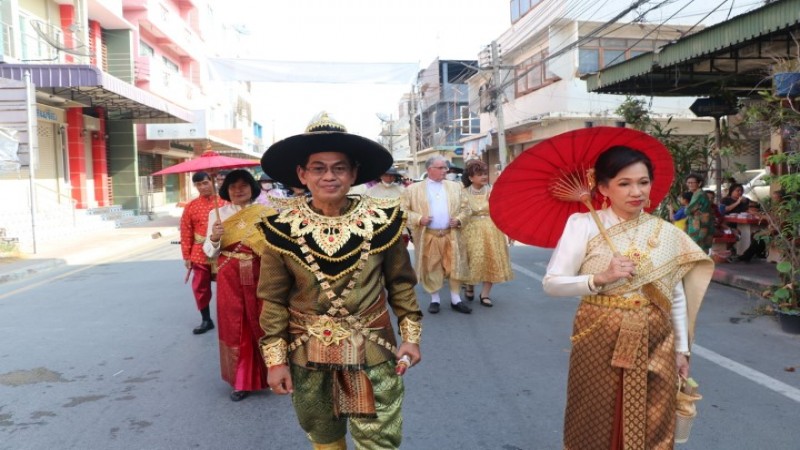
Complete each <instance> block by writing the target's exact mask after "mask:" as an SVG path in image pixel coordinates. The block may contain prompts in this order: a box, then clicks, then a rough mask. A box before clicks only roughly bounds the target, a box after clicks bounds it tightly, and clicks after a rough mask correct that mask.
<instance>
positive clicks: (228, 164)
mask: <svg viewBox="0 0 800 450" xmlns="http://www.w3.org/2000/svg"><path fill="white" fill-rule="evenodd" d="M259 164H261V162H260V161H259V160H252V159H242V158H231V157H229V156H223V155H220V154H219V153H217V152H214V151H211V150H206V151H205V152H203V154H202V155H200V157H199V158H194V159H190V160H188V161H184V162H182V163H178V164H175V165H174V166H170V167H167V168H166V169H162V170H159V171H158V172H156V173H154V174H153V176H155V175H169V174H172V173H186V172H209V171H216V170H223V169H238V168H241V167H252V166H257V165H259Z"/></svg>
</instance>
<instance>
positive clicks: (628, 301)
mask: <svg viewBox="0 0 800 450" xmlns="http://www.w3.org/2000/svg"><path fill="white" fill-rule="evenodd" d="M581 301H583V302H586V303H588V304H590V305H595V306H602V307H604V308H619V309H639V308H643V307H645V306H647V305H649V304H650V300H648V299H647V297H645V296H643V295H641V294H633V295H631V296H629V297H623V296H621V295H586V296H583V297H581Z"/></svg>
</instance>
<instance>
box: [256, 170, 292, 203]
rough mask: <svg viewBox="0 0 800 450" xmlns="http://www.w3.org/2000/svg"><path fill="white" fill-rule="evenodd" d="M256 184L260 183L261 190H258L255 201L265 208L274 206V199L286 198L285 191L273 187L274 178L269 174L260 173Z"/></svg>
mask: <svg viewBox="0 0 800 450" xmlns="http://www.w3.org/2000/svg"><path fill="white" fill-rule="evenodd" d="M258 184H259V185H260V187H261V190H260V191H259V194H258V198H257V199H256V202H258V203H259V204H261V205H264V206H266V207H267V208H274V207H275V205H274V199H276V198H286V192H284V191H283V189H278V188H277V187H275V180H273V179H272V178H271V177H270V176H269V175H267V174H265V173H262V174H261V177H260V178H259V179H258Z"/></svg>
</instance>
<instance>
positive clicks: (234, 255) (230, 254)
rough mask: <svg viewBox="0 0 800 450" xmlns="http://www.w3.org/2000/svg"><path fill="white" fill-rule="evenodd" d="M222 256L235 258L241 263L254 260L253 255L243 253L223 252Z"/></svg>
mask: <svg viewBox="0 0 800 450" xmlns="http://www.w3.org/2000/svg"><path fill="white" fill-rule="evenodd" d="M220 254H221V255H222V256H227V257H228V258H235V259H238V260H241V261H250V260H251V259H253V255H251V254H250V253H242V252H229V251H225V250H223V251H221V252H220Z"/></svg>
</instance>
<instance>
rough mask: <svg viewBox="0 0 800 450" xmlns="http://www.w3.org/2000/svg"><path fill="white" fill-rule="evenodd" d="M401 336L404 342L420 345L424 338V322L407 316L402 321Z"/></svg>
mask: <svg viewBox="0 0 800 450" xmlns="http://www.w3.org/2000/svg"><path fill="white" fill-rule="evenodd" d="M400 337H402V338H403V342H408V343H409V344H417V345H419V343H420V341H421V340H422V324H421V323H419V322H415V321H413V320H411V319H409V318H408V317H406V318H405V319H403V320H401V321H400Z"/></svg>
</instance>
